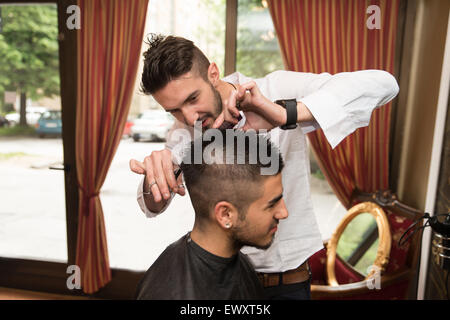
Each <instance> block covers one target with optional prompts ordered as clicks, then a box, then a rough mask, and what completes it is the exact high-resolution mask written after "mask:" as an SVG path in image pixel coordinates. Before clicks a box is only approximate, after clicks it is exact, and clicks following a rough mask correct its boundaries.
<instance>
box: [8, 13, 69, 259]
mask: <svg viewBox="0 0 450 320" xmlns="http://www.w3.org/2000/svg"><path fill="white" fill-rule="evenodd" d="M0 9H1V21H2V28H1V32H0V256H2V257H13V258H30V259H37V260H50V261H61V262H66V261H67V236H66V210H65V194H64V171H62V170H49V167H50V166H60V165H61V164H62V163H63V148H62V147H63V144H62V140H61V130H62V122H61V113H60V110H61V103H60V98H59V60H58V40H57V36H58V23H57V10H56V5H54V4H53V5H21V6H14V5H2V6H0ZM21 105H23V106H24V107H25V106H26V117H24V119H26V122H27V125H25V124H24V125H23V126H21V125H19V122H20V108H21ZM2 119H3V120H2ZM5 119H7V120H8V121H4V120H5ZM41 137H42V138H41Z"/></svg>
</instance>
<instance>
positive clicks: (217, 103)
mask: <svg viewBox="0 0 450 320" xmlns="http://www.w3.org/2000/svg"><path fill="white" fill-rule="evenodd" d="M209 86H210V87H211V90H212V92H213V94H214V102H213V103H214V105H213V108H214V111H213V113H212V114H211V115H210V116H211V117H212V118H213V119H214V121H215V120H216V119H217V118H218V117H219V115H220V114H221V113H222V110H223V104H222V97H221V96H220V93H219V91H218V90H217V89H216V88H214V86H213V85H212V84H211V82H209Z"/></svg>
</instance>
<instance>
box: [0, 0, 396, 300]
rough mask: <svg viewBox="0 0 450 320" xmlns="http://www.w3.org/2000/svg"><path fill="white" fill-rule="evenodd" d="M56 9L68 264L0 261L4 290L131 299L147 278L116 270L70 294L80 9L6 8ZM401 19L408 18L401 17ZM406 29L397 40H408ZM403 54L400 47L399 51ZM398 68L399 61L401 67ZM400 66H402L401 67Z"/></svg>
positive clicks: (61, 0)
mask: <svg viewBox="0 0 450 320" xmlns="http://www.w3.org/2000/svg"><path fill="white" fill-rule="evenodd" d="M237 1H238V0H226V27H225V66H224V67H225V75H229V74H231V73H233V72H235V71H236V40H237V14H238V12H237V7H238V2H237ZM48 3H55V4H56V5H57V11H58V32H59V35H58V38H59V66H60V81H61V84H60V85H61V106H62V122H63V132H62V139H63V148H64V180H65V201H66V228H67V263H58V262H50V261H43V260H27V259H16V258H7V257H0V287H8V288H17V289H23V290H34V291H40V292H49V293H57V294H64V295H73V296H88V297H94V298H102V299H132V298H133V297H134V293H135V288H136V286H137V284H138V282H139V280H140V279H141V278H142V276H143V275H144V272H143V271H142V272H134V271H130V270H125V269H117V268H111V273H112V280H111V282H110V283H108V284H107V285H106V286H105V287H104V288H102V289H100V290H99V291H98V292H96V293H94V294H89V295H88V294H84V293H83V292H82V291H81V290H68V288H67V286H66V281H67V278H68V276H69V274H67V272H66V271H67V267H68V266H70V265H74V264H75V258H76V246H77V232H78V188H77V183H76V181H77V167H76V157H75V119H76V104H77V102H76V96H77V61H76V57H75V59H74V55H73V53H74V52H77V34H76V31H75V30H68V29H67V28H66V24H65V21H66V19H67V13H66V8H67V7H68V6H70V5H77V1H76V0H16V1H7V2H6V3H2V4H11V5H14V4H48ZM401 14H402V15H404V14H403V12H402V11H401ZM403 30H404V29H403V28H399V30H398V37H399V38H400V37H401V38H403V37H404V34H403ZM397 50H401V47H400V46H399V47H397ZM397 62H398V61H397ZM397 65H398V63H397Z"/></svg>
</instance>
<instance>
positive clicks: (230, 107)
mask: <svg viewBox="0 0 450 320" xmlns="http://www.w3.org/2000/svg"><path fill="white" fill-rule="evenodd" d="M236 99H237V92H236V91H234V90H233V91H232V92H231V94H230V97H229V98H228V100H227V103H226V108H225V111H226V112H225V121H230V122H233V121H234V120H236V123H237V119H236V118H237V117H239V110H238V108H237V106H236V104H237V103H236Z"/></svg>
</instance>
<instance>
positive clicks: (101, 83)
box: [76, 0, 148, 293]
mask: <svg viewBox="0 0 450 320" xmlns="http://www.w3.org/2000/svg"><path fill="white" fill-rule="evenodd" d="M147 4H148V0H133V1H123V0H78V6H79V7H80V18H81V29H80V30H78V40H77V41H78V52H77V63H78V75H77V76H78V83H77V119H76V163H77V182H78V188H79V199H80V200H79V214H78V216H79V217H78V238H77V254H76V264H77V265H78V266H79V267H80V269H81V277H82V288H83V291H84V292H85V293H93V292H96V291H98V290H99V289H100V288H102V287H103V286H105V285H106V284H107V283H108V282H109V281H110V280H111V270H110V267H109V258H108V247H107V241H106V230H105V223H104V218H103V210H102V205H101V201H100V198H99V192H100V188H101V186H102V185H103V182H104V181H105V178H106V174H107V172H108V169H109V167H110V165H111V162H112V159H113V157H114V154H115V152H116V150H117V147H118V145H119V142H120V139H121V136H122V132H123V129H124V126H125V122H126V118H127V115H128V111H129V107H130V103H131V98H132V94H133V89H134V83H135V79H136V73H137V68H138V62H139V55H140V49H141V45H142V39H143V32H144V26H145V18H146V14H147Z"/></svg>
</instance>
